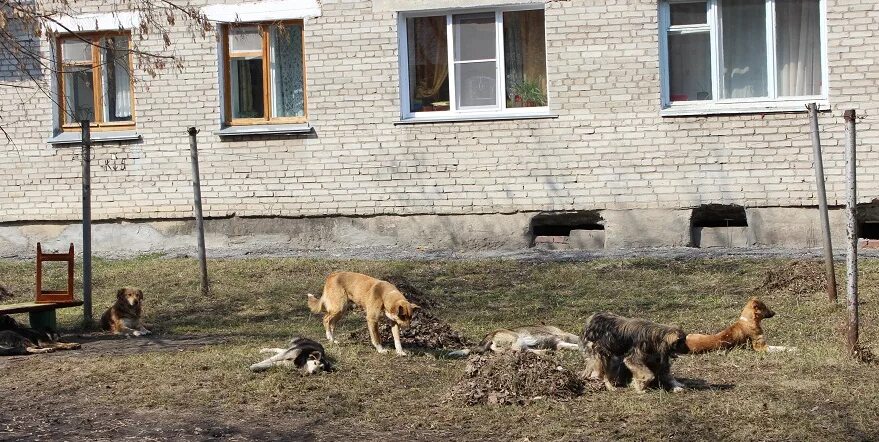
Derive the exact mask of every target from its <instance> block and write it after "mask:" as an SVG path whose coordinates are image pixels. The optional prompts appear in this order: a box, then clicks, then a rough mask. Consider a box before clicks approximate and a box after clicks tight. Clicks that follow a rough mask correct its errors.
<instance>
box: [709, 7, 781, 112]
mask: <svg viewBox="0 0 879 442" xmlns="http://www.w3.org/2000/svg"><path fill="white" fill-rule="evenodd" d="M720 11H721V26H722V34H723V52H722V57H723V59H722V62H721V66H722V67H723V87H722V88H721V93H722V95H723V96H722V98H752V97H765V96H767V95H768V94H769V88H768V80H767V73H766V1H765V0H734V1H723V2H722V4H721V9H720Z"/></svg>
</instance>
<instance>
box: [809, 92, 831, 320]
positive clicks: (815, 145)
mask: <svg viewBox="0 0 879 442" xmlns="http://www.w3.org/2000/svg"><path fill="white" fill-rule="evenodd" d="M807 108H808V109H809V120H810V123H811V128H812V150H813V152H814V156H815V182H816V183H817V184H818V192H817V193H818V212H819V213H820V215H821V230H822V231H823V233H824V273H825V274H826V275H827V286H826V287H825V290H826V291H827V299H828V300H829V301H830V302H833V303H835V302H836V300H837V295H836V272H835V271H834V268H833V242H832V241H831V239H830V216H829V214H828V212H827V191H826V190H825V188H824V160H823V159H822V158H821V136H820V135H819V132H818V106H817V105H816V104H815V103H811V104H809V105H808V106H807Z"/></svg>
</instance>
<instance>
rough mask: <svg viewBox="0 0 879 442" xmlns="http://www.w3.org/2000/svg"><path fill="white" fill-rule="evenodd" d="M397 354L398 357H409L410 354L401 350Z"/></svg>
mask: <svg viewBox="0 0 879 442" xmlns="http://www.w3.org/2000/svg"><path fill="white" fill-rule="evenodd" d="M396 353H397V356H409V352H407V351H403V350H400V351H398V352H396Z"/></svg>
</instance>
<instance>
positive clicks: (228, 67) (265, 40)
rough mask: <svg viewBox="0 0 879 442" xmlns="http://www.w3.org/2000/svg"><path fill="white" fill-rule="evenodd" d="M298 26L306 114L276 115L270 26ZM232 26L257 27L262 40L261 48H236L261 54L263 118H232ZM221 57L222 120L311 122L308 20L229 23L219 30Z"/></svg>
mask: <svg viewBox="0 0 879 442" xmlns="http://www.w3.org/2000/svg"><path fill="white" fill-rule="evenodd" d="M278 25H282V26H286V25H298V26H299V33H300V41H301V42H302V47H301V48H300V51H301V52H300V57H302V94H303V97H302V103H303V110H302V112H303V114H304V115H303V116H301V117H274V116H273V115H272V84H271V75H272V74H271V58H270V56H271V40H270V38H271V28H272V26H278ZM232 26H238V27H256V28H257V29H258V30H259V33H260V37H261V40H262V50H261V51H259V52H257V51H236V52H235V54H236V55H245V56H246V55H251V56H252V55H256V54H260V55H261V57H262V71H263V78H262V88H263V117H260V118H232V54H231V48H230V46H231V45H230V44H229V29H230V28H231V27H232ZM220 35H221V46H222V59H223V123H224V124H225V125H227V126H252V125H258V124H296V123H307V122H308V81H307V78H306V73H307V71H308V69H306V66H305V21H304V20H284V21H276V22H254V23H250V22H249V23H241V24H238V25H232V24H226V25H223V26H222V27H221V29H220Z"/></svg>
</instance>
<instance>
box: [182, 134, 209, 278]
mask: <svg viewBox="0 0 879 442" xmlns="http://www.w3.org/2000/svg"><path fill="white" fill-rule="evenodd" d="M187 132H188V133H189V154H190V157H191V159H192V193H193V196H194V204H193V209H194V211H195V226H196V229H197V230H198V231H197V232H196V234H197V238H198V264H199V268H200V270H201V293H202V295H207V294H208V293H209V288H208V263H207V257H206V256H205V246H204V217H203V216H202V211H201V180H200V179H199V173H198V144H197V140H196V135H197V134H198V129H196V128H194V127H190V128H189V129H188V130H187Z"/></svg>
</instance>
